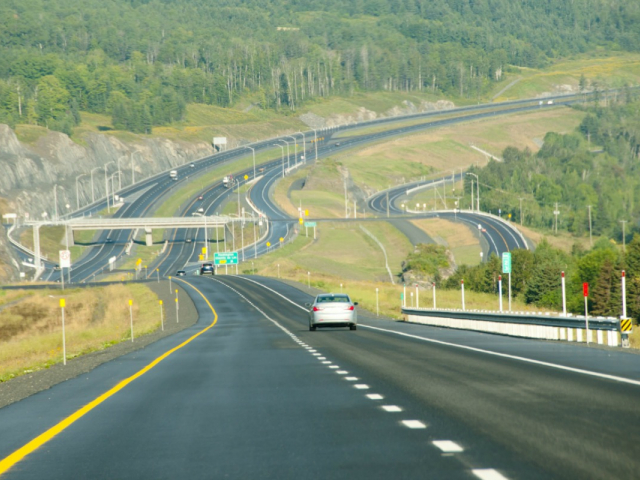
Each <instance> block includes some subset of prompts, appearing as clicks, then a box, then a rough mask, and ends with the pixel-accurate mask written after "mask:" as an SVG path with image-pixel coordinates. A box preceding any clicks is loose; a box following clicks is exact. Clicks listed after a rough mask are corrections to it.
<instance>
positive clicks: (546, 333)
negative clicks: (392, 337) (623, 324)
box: [402, 307, 621, 346]
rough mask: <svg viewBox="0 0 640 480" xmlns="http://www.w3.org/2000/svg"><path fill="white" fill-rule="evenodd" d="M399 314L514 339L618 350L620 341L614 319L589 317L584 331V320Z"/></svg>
mask: <svg viewBox="0 0 640 480" xmlns="http://www.w3.org/2000/svg"><path fill="white" fill-rule="evenodd" d="M402 314H403V315H405V318H406V320H407V321H409V322H414V323H422V324H427V325H432V326H439V327H445V328H455V329H460V330H473V331H481V332H489V333H497V334H501V335H510V336H517V337H527V338H542V339H546V340H566V341H569V342H571V341H577V342H584V341H589V342H593V343H598V344H605V345H609V346H618V345H620V340H621V336H620V320H619V319H617V318H613V317H589V330H588V331H587V329H586V321H585V317H584V316H566V317H564V316H558V315H553V314H549V315H540V314H535V313H534V314H527V313H523V312H503V313H500V312H490V311H479V310H455V309H442V310H438V309H436V310H433V309H423V308H407V307H403V308H402ZM594 332H595V338H593V337H594V335H593V334H594ZM605 336H606V338H605Z"/></svg>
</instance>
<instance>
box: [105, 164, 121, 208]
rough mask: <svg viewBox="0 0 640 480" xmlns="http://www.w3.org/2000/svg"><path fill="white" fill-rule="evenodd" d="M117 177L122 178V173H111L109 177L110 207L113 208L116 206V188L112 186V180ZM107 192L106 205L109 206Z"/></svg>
mask: <svg viewBox="0 0 640 480" xmlns="http://www.w3.org/2000/svg"><path fill="white" fill-rule="evenodd" d="M116 175H118V178H120V177H121V176H122V172H113V174H112V175H111V176H110V177H109V179H110V180H111V206H112V207H115V205H116V186H115V185H114V183H113V182H114V178H115V176H116ZM108 197H109V190H107V205H108V204H109V198H108Z"/></svg>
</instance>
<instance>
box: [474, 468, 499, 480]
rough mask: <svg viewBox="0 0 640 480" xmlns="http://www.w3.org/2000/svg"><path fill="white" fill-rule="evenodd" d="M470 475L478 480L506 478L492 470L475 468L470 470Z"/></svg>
mask: <svg viewBox="0 0 640 480" xmlns="http://www.w3.org/2000/svg"><path fill="white" fill-rule="evenodd" d="M471 473H473V474H474V475H475V476H476V477H478V478H479V479H480V480H507V477H505V476H504V475H502V474H501V473H500V472H498V471H497V470H494V469H493V468H476V469H475V470H471Z"/></svg>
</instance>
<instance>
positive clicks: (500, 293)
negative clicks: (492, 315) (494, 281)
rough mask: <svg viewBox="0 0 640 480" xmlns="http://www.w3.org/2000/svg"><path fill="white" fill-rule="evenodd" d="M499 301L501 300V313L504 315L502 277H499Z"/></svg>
mask: <svg viewBox="0 0 640 480" xmlns="http://www.w3.org/2000/svg"><path fill="white" fill-rule="evenodd" d="M498 299H499V300H500V313H502V275H498Z"/></svg>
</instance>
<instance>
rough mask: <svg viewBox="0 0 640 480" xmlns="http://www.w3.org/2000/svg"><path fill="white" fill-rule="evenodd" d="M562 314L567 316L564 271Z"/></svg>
mask: <svg viewBox="0 0 640 480" xmlns="http://www.w3.org/2000/svg"><path fill="white" fill-rule="evenodd" d="M562 316H563V317H566V316H567V292H566V291H565V288H564V272H562Z"/></svg>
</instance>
